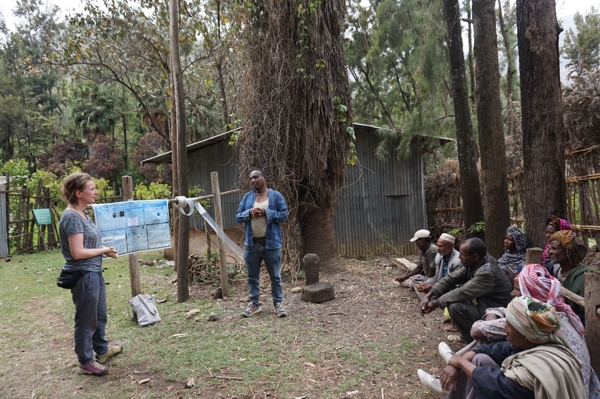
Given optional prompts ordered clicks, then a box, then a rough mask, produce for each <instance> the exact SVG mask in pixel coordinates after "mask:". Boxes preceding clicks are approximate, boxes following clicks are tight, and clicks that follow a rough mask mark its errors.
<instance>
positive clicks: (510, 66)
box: [498, 0, 522, 172]
mask: <svg viewBox="0 0 600 399" xmlns="http://www.w3.org/2000/svg"><path fill="white" fill-rule="evenodd" d="M505 4H506V7H507V10H509V12H510V3H509V2H508V0H507V1H506V3H505ZM498 25H499V28H500V32H501V33H502V45H503V48H504V56H505V58H506V93H505V96H506V135H507V136H508V137H513V136H515V135H516V134H519V135H520V134H521V133H520V130H519V129H517V128H516V124H517V110H516V107H515V100H517V96H516V95H515V87H516V80H517V63H516V60H515V57H514V50H513V46H514V45H515V42H514V39H515V38H514V37H513V36H512V35H511V33H510V31H509V27H508V26H506V23H505V21H504V12H503V11H502V0H498ZM520 142H521V139H520V137H519V143H520ZM519 147H522V145H520V146H519ZM507 171H508V170H507ZM511 172H512V171H511Z"/></svg>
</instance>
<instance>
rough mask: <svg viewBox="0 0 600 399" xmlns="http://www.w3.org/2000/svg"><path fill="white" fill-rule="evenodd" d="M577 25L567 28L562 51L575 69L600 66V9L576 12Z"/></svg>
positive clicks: (579, 70)
mask: <svg viewBox="0 0 600 399" xmlns="http://www.w3.org/2000/svg"><path fill="white" fill-rule="evenodd" d="M574 20H575V27H576V28H577V29H576V31H573V29H569V30H567V32H566V34H565V41H564V44H563V48H562V53H563V55H564V57H565V58H567V59H568V60H569V61H570V66H571V68H572V69H573V70H575V71H577V72H581V70H583V69H595V68H598V67H600V9H597V8H595V7H592V8H591V9H590V11H589V13H588V14H586V15H581V14H580V13H577V14H575V18H574Z"/></svg>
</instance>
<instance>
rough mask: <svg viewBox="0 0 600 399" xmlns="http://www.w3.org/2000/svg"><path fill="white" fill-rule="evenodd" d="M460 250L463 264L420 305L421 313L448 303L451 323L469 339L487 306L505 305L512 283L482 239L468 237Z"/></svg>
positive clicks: (462, 336) (435, 286)
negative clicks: (473, 327)
mask: <svg viewBox="0 0 600 399" xmlns="http://www.w3.org/2000/svg"><path fill="white" fill-rule="evenodd" d="M459 252H460V260H461V262H462V264H463V266H464V267H461V268H460V269H458V270H456V271H455V272H453V273H450V274H448V275H447V276H446V277H444V278H442V279H441V280H439V281H438V282H437V283H435V285H434V286H433V288H432V289H431V291H430V292H429V294H427V295H425V298H423V300H422V301H421V303H420V307H421V314H423V315H425V314H426V313H430V312H432V311H433V310H434V309H436V308H437V307H442V308H445V307H448V311H449V312H450V319H452V324H453V325H455V326H456V327H458V330H459V331H460V335H461V338H462V340H463V341H464V342H465V343H469V342H471V341H472V340H473V338H471V334H470V331H471V326H472V325H473V323H474V322H476V321H477V320H479V319H481V317H482V316H483V315H484V313H485V310H486V309H487V308H495V307H500V306H501V307H506V306H507V305H508V303H509V302H510V301H511V299H512V296H511V294H510V293H511V292H512V289H513V287H512V284H511V282H510V280H509V279H508V276H507V275H506V273H504V271H503V270H502V269H500V267H498V263H497V261H496V259H494V258H493V257H491V256H489V255H487V248H486V246H485V243H484V242H483V241H482V240H481V239H479V238H469V239H468V240H466V241H465V242H463V243H462V244H461V246H460V251H459ZM457 285H460V287H457Z"/></svg>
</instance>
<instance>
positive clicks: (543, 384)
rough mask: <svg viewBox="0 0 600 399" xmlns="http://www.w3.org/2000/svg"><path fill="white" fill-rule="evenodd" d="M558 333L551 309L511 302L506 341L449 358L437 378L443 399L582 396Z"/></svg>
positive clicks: (574, 363) (529, 301) (576, 367)
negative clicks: (445, 395)
mask: <svg viewBox="0 0 600 399" xmlns="http://www.w3.org/2000/svg"><path fill="white" fill-rule="evenodd" d="M559 329H560V321H559V317H558V314H557V313H556V311H555V309H554V308H553V307H552V306H550V305H548V304H546V303H543V302H540V301H537V300H535V299H533V298H529V297H524V296H523V297H518V298H515V299H514V300H513V301H512V302H511V303H510V304H509V305H508V307H507V308H506V327H505V332H506V334H507V339H508V341H501V342H494V343H491V344H481V345H478V346H476V347H475V348H473V349H472V350H471V351H469V352H467V353H465V354H464V355H463V356H457V355H454V356H452V357H451V358H450V360H449V362H448V366H446V367H445V368H444V370H443V371H442V375H441V377H440V382H441V387H442V388H443V389H444V390H445V391H449V392H448V395H447V398H474V397H478V398H507V399H508V398H521V399H527V398H531V399H534V398H548V399H576V398H584V397H586V393H585V389H584V383H583V378H582V373H581V363H580V362H579V361H578V360H577V358H576V357H575V355H574V354H573V352H572V351H571V349H570V348H569V344H568V343H566V341H565V340H564V338H563V337H562V335H561V334H560V332H559ZM500 365H501V366H502V367H500ZM453 386H455V389H452V387H453Z"/></svg>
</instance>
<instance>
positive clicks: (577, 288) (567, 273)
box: [548, 230, 595, 326]
mask: <svg viewBox="0 0 600 399" xmlns="http://www.w3.org/2000/svg"><path fill="white" fill-rule="evenodd" d="M548 254H549V255H550V258H551V259H552V262H554V265H555V266H556V268H555V276H556V278H557V279H558V280H559V281H560V282H561V283H562V285H563V287H565V288H566V289H568V290H569V291H571V292H573V293H575V294H577V295H579V296H584V295H585V292H584V283H583V282H584V279H583V277H584V273H585V272H594V270H595V269H594V268H593V267H590V266H586V265H584V264H583V263H581V261H582V260H583V258H584V257H585V255H586V254H587V248H586V247H585V245H583V242H582V241H581V240H580V239H579V238H577V237H576V236H575V233H573V232H572V231H570V230H561V231H557V232H556V233H554V234H552V236H550V247H549V249H548ZM565 302H567V304H569V305H570V306H571V308H573V311H574V312H575V314H577V316H579V318H580V319H581V323H582V324H583V325H584V326H585V308H584V307H583V306H581V305H578V304H576V303H575V302H573V301H571V300H569V299H567V300H566V301H565Z"/></svg>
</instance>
